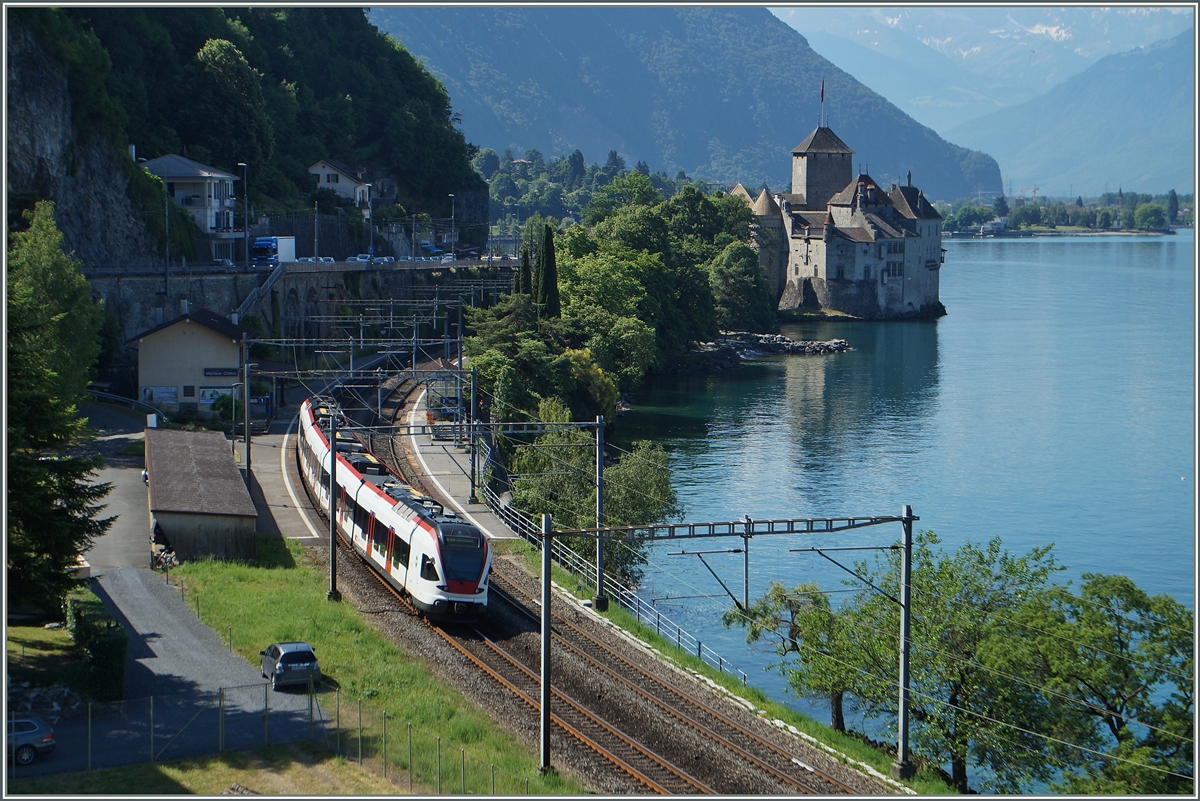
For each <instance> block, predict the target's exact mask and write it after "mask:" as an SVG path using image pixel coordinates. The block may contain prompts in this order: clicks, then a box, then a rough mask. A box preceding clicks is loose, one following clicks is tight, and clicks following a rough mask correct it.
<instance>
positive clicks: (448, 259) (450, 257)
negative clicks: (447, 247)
mask: <svg viewBox="0 0 1200 801" xmlns="http://www.w3.org/2000/svg"><path fill="white" fill-rule="evenodd" d="M453 263H454V255H453V254H451V253H447V254H446V255H445V256H442V264H453Z"/></svg>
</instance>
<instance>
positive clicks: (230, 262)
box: [213, 259, 233, 269]
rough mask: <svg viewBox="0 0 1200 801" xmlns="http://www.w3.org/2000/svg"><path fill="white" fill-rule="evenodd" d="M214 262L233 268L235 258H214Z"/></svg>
mask: <svg viewBox="0 0 1200 801" xmlns="http://www.w3.org/2000/svg"><path fill="white" fill-rule="evenodd" d="M213 263H214V264H216V265H217V266H218V267H228V268H230V269H232V268H233V259H213Z"/></svg>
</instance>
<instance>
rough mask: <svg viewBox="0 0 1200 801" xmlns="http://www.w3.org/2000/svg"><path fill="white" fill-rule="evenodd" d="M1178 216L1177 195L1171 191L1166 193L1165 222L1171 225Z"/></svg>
mask: <svg viewBox="0 0 1200 801" xmlns="http://www.w3.org/2000/svg"><path fill="white" fill-rule="evenodd" d="M1178 216H1179V195H1177V194H1175V190H1174V189H1172V190H1171V191H1170V192H1168V193H1167V222H1168V223H1169V224H1172V225H1173V224H1174V223H1175V218H1176V217H1178Z"/></svg>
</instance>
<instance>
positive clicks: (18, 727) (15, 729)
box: [5, 712, 58, 765]
mask: <svg viewBox="0 0 1200 801" xmlns="http://www.w3.org/2000/svg"><path fill="white" fill-rule="evenodd" d="M5 728H7V730H8V753H10V754H12V757H13V759H14V760H15V761H16V763H17V764H18V765H28V764H30V763H31V762H33V760H35V759H37V758H38V757H39V756H41V755H42V754H48V753H50V752H51V751H53V750H54V748H55V747H56V746H57V745H58V741H57V740H55V739H54V730H53V729H51V728H50V726H49V725H48V724H47V723H46V721H44V720H42V719H41V718H39V717H38V716H37V715H34V714H32V713H30V712H18V713H16V714H14V715H12V716H11V717H9V719H8V724H7V726H6V727H5Z"/></svg>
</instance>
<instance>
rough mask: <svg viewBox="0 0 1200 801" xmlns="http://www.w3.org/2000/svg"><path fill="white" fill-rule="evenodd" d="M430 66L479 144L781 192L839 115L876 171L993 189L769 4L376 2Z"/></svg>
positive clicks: (951, 192)
mask: <svg viewBox="0 0 1200 801" xmlns="http://www.w3.org/2000/svg"><path fill="white" fill-rule="evenodd" d="M370 19H371V20H372V21H373V22H375V23H376V24H377V25H379V27H380V29H381V30H384V31H387V32H388V33H390V34H392V35H393V36H395V37H396V38H397V39H399V40H400V41H401V42H402V43H403V44H404V46H405V47H406V48H408V50H409V51H411V52H412V53H413V54H414V55H416V56H417V57H418V58H420V59H422V61H423V62H424V63H425V64H426V66H427V67H428V68H429V69H430V70H431V71H433V72H434V73H435V74H437V75H438V76H439V77H440V78H441V80H442V81H443V82H444V84H445V85H446V87H447V89H448V90H449V92H450V95H451V97H452V98H453V103H454V107H455V109H456V111H458V112H459V113H461V115H462V120H463V122H462V125H463V130H464V131H465V132H466V134H467V135H468V136H469V137H470V139H471V140H472V141H473V142H474V143H475V144H477V145H479V146H480V147H484V146H487V147H492V148H494V149H496V150H497V151H500V150H503V149H504V148H505V147H509V146H513V147H514V149H518V148H519V149H524V148H537V149H539V150H540V151H542V152H543V153H544V154H546V155H547V156H556V155H566V154H569V153H570V152H571V151H573V150H575V149H579V150H580V151H582V153H583V154H584V155H585V157H587V158H588V159H589V160H595V159H597V157H598V156H600V154H603V153H607V152H608V151H609V150H612V149H616V150H617V151H618V153H619V154H620V155H621V156H622V157H623V158H624V159H625V160H626V161H628V162H629V163H631V164H632V163H634V162H637V161H644V162H646V163H647V164H648V165H649V167H650V169H651V170H652V171H655V172H657V171H660V170H661V171H664V172H666V173H667V174H668V175H672V176H673V175H675V174H676V172H677V171H679V170H683V171H685V172H687V174H688V175H691V176H694V177H697V178H701V179H705V180H709V181H715V182H718V183H727V184H729V183H732V182H734V181H740V182H742V183H743V184H745V185H746V186H750V187H757V186H759V185H760V184H762V183H764V182H766V183H767V184H769V185H770V187H771V188H772V189H774V190H786V189H787V185H788V183H789V182H790V169H791V166H790V163H791V158H790V152H791V150H792V148H794V147H795V146H796V144H797V143H799V142H800V141H801V140H802V139H804V137H805V136H807V135H808V134H809V132H810V131H812V129H813V127H815V125H816V123H817V113H818V108H819V102H820V97H819V95H820V89H821V82H822V81H824V82H825V98H826V109H827V110H828V111H829V119H830V124H831V125H832V127H833V128H834V130H835V131H837V133H838V136H840V137H841V138H842V139H843V140H844V141H845V142H846V143H847V144H849V145H850V146H851V147H852V148H854V150H855V151H856V156H855V160H856V161H857V162H858V163H859V164H861V165H864V166H865V165H868V164H869V165H870V168H871V174H872V175H873V176H875V177H876V178H877V179H878V180H881V181H885V182H886V181H887V180H889V179H899V178H901V177H902V176H904V175H905V173H906V172H907V171H908V170H912V172H913V180H914V182H915V183H917V184H918V185H919V186H921V187H922V189H924V190H925V192H926V194H927V195H929V196H931V197H936V198H954V197H959V196H963V195H974V194H975V193H976V191H977V190H979V189H984V190H998V189H1000V173H999V168H998V167H997V166H996V163H995V161H994V160H992V159H991V158H990V157H989V156H987V155H985V154H982V153H975V152H971V151H968V150H966V149H964V148H960V147H956V146H955V145H952V144H950V143H948V142H946V141H945V140H943V139H941V138H940V137H938V135H937V134H935V133H934V132H933V131H931V130H930V129H928V128H925V127H923V126H921V125H919V124H917V123H916V122H914V121H913V120H912V119H911V118H909V117H907V116H906V115H905V114H904V113H903V112H901V111H900V110H899V109H897V108H896V107H895V106H893V105H892V104H891V103H889V102H888V101H887V100H885V99H884V98H882V97H880V96H879V95H877V94H875V93H874V92H872V91H870V90H869V89H867V88H866V87H865V86H863V85H862V84H861V83H859V82H858V81H856V80H855V79H854V78H853V77H852V76H851V75H848V74H847V73H845V72H843V71H841V70H839V69H838V68H837V67H835V66H833V65H832V64H830V63H829V62H828V61H826V60H825V59H824V58H822V57H820V56H819V55H817V54H816V53H814V52H813V51H812V49H811V48H809V47H808V44H807V42H806V41H805V40H804V38H803V37H802V36H800V35H799V34H798V33H796V32H795V31H794V30H792V29H791V28H789V27H788V26H787V25H786V24H784V23H783V22H782V21H780V20H779V19H777V18H776V17H774V16H772V15H771V14H770V13H769V12H768V11H767V10H766V9H765V8H733V7H729V8H696V7H691V8H663V7H659V8H612V7H606V8H514V7H504V8H480V7H473V8H456V7H394V8H376V9H372V10H371V12H370Z"/></svg>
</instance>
